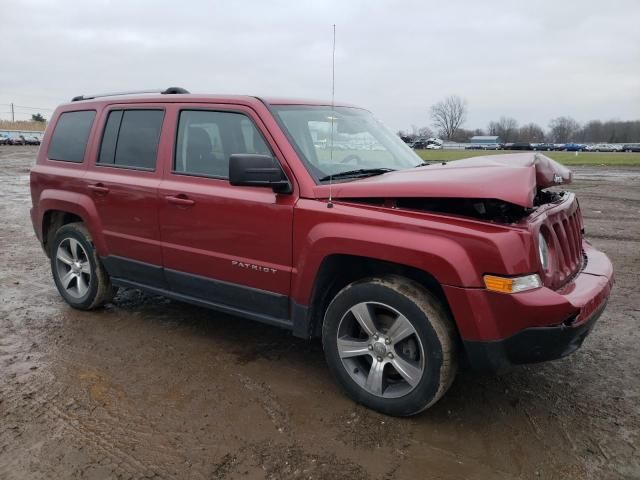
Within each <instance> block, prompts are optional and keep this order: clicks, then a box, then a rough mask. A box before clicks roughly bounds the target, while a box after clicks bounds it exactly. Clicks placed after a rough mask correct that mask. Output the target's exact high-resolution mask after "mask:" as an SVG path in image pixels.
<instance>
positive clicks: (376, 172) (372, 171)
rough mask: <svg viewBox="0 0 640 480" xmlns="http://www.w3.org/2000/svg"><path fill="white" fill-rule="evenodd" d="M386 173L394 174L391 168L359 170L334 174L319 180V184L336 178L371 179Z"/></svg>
mask: <svg viewBox="0 0 640 480" xmlns="http://www.w3.org/2000/svg"><path fill="white" fill-rule="evenodd" d="M387 172H395V169H393V168H359V169H357V170H347V171H346V172H339V173H334V174H333V175H327V176H325V177H322V178H320V179H319V181H320V182H326V181H328V180H331V179H336V178H359V177H372V176H374V175H382V174H383V173H387Z"/></svg>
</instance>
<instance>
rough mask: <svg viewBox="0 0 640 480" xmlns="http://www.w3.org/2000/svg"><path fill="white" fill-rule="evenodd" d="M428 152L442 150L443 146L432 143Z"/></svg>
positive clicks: (428, 146) (428, 147)
mask: <svg viewBox="0 0 640 480" xmlns="http://www.w3.org/2000/svg"><path fill="white" fill-rule="evenodd" d="M427 150H442V145H439V144H437V143H430V144H428V145H427Z"/></svg>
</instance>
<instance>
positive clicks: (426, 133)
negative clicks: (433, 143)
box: [418, 127, 433, 138]
mask: <svg viewBox="0 0 640 480" xmlns="http://www.w3.org/2000/svg"><path fill="white" fill-rule="evenodd" d="M418 135H419V136H420V137H425V138H430V137H433V130H431V129H430V128H429V127H420V128H419V129H418Z"/></svg>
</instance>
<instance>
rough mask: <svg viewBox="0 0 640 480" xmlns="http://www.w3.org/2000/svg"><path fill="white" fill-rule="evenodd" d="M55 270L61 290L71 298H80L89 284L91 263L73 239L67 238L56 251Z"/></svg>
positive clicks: (79, 244)
mask: <svg viewBox="0 0 640 480" xmlns="http://www.w3.org/2000/svg"><path fill="white" fill-rule="evenodd" d="M56 270H57V274H58V279H59V281H60V284H61V285H62V288H64V289H65V291H66V292H67V293H68V294H69V295H70V296H72V297H73V298H82V297H84V296H85V295H86V294H87V292H88V291H89V285H90V284H91V263H90V262H89V256H88V255H87V252H86V250H85V249H84V247H83V246H82V244H81V243H80V242H78V241H77V240H76V239H75V238H71V237H67V238H65V239H64V240H62V241H61V242H60V243H59V244H58V249H57V250H56Z"/></svg>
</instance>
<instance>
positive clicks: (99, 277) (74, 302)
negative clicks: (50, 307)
mask: <svg viewBox="0 0 640 480" xmlns="http://www.w3.org/2000/svg"><path fill="white" fill-rule="evenodd" d="M49 254H50V257H51V272H52V273H53V279H54V281H55V284H56V287H57V288H58V292H60V295H62V298H64V299H65V301H66V302H67V303H68V304H69V305H71V306H72V307H74V308H78V309H81V310H91V309H93V308H96V307H99V306H100V305H102V303H104V302H105V301H106V300H108V299H109V298H110V297H111V295H112V292H113V290H112V287H111V282H110V281H109V276H108V275H107V273H106V272H105V270H104V267H103V266H102V264H101V262H100V259H99V258H98V255H97V253H96V251H95V248H94V246H93V243H92V241H91V236H90V235H89V232H88V231H87V229H86V227H85V226H84V225H83V224H82V223H69V224H67V225H64V226H62V227H61V228H60V229H59V230H58V231H57V232H56V234H55V236H54V238H53V241H52V242H51V246H50V252H49Z"/></svg>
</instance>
